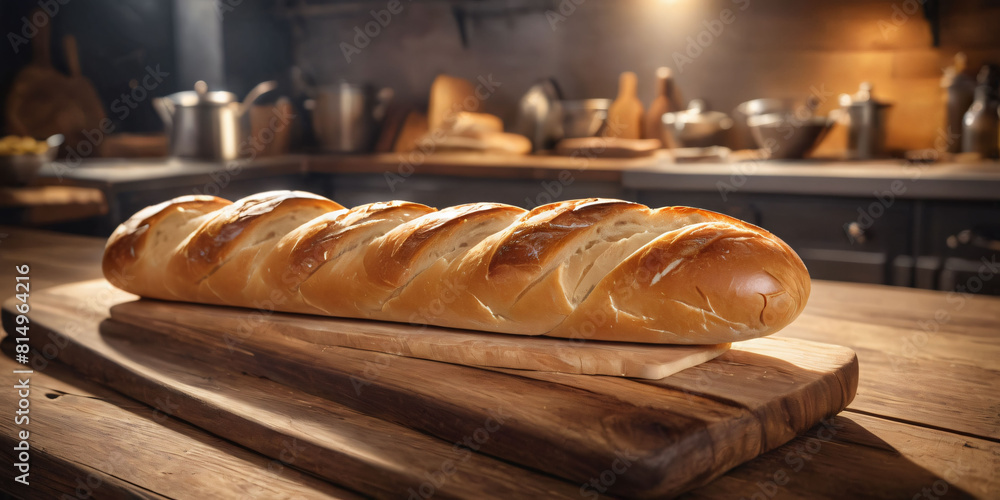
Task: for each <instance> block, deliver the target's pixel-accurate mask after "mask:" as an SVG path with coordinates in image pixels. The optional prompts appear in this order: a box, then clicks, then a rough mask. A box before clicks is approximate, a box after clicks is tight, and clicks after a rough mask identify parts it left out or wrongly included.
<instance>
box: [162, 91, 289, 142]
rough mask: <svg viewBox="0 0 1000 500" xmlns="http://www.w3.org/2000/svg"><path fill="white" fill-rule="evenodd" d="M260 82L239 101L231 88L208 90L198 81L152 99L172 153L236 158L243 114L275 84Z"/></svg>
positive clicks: (242, 134) (243, 138)
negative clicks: (225, 90) (229, 90)
mask: <svg viewBox="0 0 1000 500" xmlns="http://www.w3.org/2000/svg"><path fill="white" fill-rule="evenodd" d="M277 86H278V84H277V82H273V81H270V82H263V83H260V84H258V85H257V86H256V87H254V88H253V89H252V90H251V91H250V93H248V94H247V96H246V98H244V99H243V102H240V101H239V100H238V99H237V97H236V94H233V93H232V92H222V91H213V92H209V91H208V85H207V84H206V83H205V82H203V81H199V82H197V83H195V84H194V90H193V91H192V90H188V91H184V92H177V93H175V94H171V95H168V96H166V97H157V98H155V99H153V107H154V108H155V109H156V111H157V113H159V114H160V118H161V119H162V120H163V123H164V124H166V126H167V139H168V143H169V151H170V155H171V156H175V157H178V158H191V159H198V160H233V159H236V158H239V156H240V151H239V149H240V148H239V145H240V143H241V142H244V141H246V140H247V132H246V130H245V129H244V127H243V123H242V117H243V115H244V114H245V113H246V112H247V110H248V109H250V106H251V105H252V104H253V102H254V101H255V100H257V98H258V97H260V96H261V95H262V94H264V93H266V92H270V91H271V90H274V89H275V87H277Z"/></svg>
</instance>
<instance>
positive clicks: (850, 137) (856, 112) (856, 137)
mask: <svg viewBox="0 0 1000 500" xmlns="http://www.w3.org/2000/svg"><path fill="white" fill-rule="evenodd" d="M891 106H892V105H891V104H888V103H885V102H881V101H879V100H877V99H875V98H874V97H873V96H872V84H871V83H868V82H864V83H862V84H861V88H860V90H858V93H857V94H854V95H853V96H852V95H848V94H841V95H840V107H841V110H842V111H841V112H842V113H846V114H847V117H848V121H849V128H848V129H847V158H849V159H852V160H870V159H873V158H880V157H882V156H884V155H885V136H886V130H885V123H886V122H885V120H886V116H885V115H886V112H887V111H888V109H889V108H890V107H891Z"/></svg>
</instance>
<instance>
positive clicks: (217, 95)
mask: <svg viewBox="0 0 1000 500" xmlns="http://www.w3.org/2000/svg"><path fill="white" fill-rule="evenodd" d="M167 98H168V99H170V100H171V101H174V104H176V105H178V106H185V107H193V106H225V105H227V104H231V103H234V102H239V98H238V97H237V96H236V94H234V93H232V92H225V91H221V90H216V91H212V92H209V91H208V84H207V83H205V82H204V81H202V80H198V81H197V82H195V84H194V90H185V91H183V92H176V93H173V94H170V95H168V96H167Z"/></svg>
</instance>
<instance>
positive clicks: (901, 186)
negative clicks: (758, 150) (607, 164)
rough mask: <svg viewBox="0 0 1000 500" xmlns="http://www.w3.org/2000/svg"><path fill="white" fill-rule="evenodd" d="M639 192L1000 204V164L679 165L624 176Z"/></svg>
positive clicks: (666, 164)
mask: <svg viewBox="0 0 1000 500" xmlns="http://www.w3.org/2000/svg"><path fill="white" fill-rule="evenodd" d="M622 184H623V185H624V186H625V187H626V188H630V189H637V190H658V189H665V190H671V191H710V192H718V193H720V194H721V193H732V192H744V193H772V194H779V193H780V194H801V195H825V196H852V197H873V196H875V195H883V196H884V195H885V193H887V192H888V193H891V194H892V195H893V196H894V197H895V198H910V199H953V200H954V199H960V200H1000V163H996V162H992V163H969V164H961V163H934V164H907V163H904V162H902V161H896V160H885V161H871V162H827V161H781V162H778V161H746V162H735V163H692V164H677V163H670V162H659V163H657V164H656V165H655V166H652V167H645V168H636V169H630V170H628V171H625V172H623V173H622Z"/></svg>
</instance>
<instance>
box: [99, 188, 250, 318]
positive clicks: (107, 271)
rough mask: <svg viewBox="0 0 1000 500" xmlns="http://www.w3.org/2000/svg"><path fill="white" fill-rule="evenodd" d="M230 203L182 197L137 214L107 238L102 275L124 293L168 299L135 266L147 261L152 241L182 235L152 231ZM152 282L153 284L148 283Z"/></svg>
mask: <svg viewBox="0 0 1000 500" xmlns="http://www.w3.org/2000/svg"><path fill="white" fill-rule="evenodd" d="M230 204H232V202H230V201H229V200H224V199H222V198H217V197H215V196H182V197H180V198H175V199H173V200H170V201H165V202H163V203H159V204H157V205H152V206H149V207H146V208H144V209H142V210H140V211H138V212H136V213H135V215H133V216H132V217H129V219H128V220H126V221H125V222H123V223H122V224H121V225H119V226H118V228H117V229H115V231H114V233H112V234H111V237H110V238H108V243H107V245H106V246H105V248H104V259H103V260H102V263H101V267H102V270H103V271H104V276H105V277H107V279H108V281H109V282H111V284H112V285H114V286H116V287H118V288H121V289H123V290H129V291H133V292H134V293H137V294H140V295H145V296H152V297H161V298H169V297H167V296H166V294H165V293H164V291H163V290H156V288H157V287H155V286H150V285H153V284H155V282H156V281H157V280H156V279H155V278H154V279H152V280H151V279H150V278H149V277H148V276H147V275H148V274H149V273H147V272H144V271H145V270H143V269H136V264H137V263H141V262H142V260H143V259H144V258H146V257H145V254H146V248H147V246H149V245H151V244H152V243H155V242H156V241H154V240H157V239H158V238H160V237H167V236H177V240H180V239H181V238H182V237H183V235H182V234H171V233H170V232H165V233H164V232H159V231H155V230H151V228H153V227H157V226H159V225H160V224H161V223H163V222H164V221H166V220H167V219H171V218H175V219H178V220H177V221H175V224H176V225H178V226H179V225H181V224H183V223H184V222H186V221H189V220H192V219H195V218H197V217H199V216H202V215H204V214H207V213H211V212H214V211H216V210H219V209H221V208H223V207H226V206H228V205H230ZM151 281H152V282H153V283H150V282H151Z"/></svg>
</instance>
